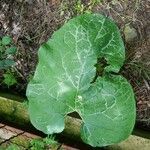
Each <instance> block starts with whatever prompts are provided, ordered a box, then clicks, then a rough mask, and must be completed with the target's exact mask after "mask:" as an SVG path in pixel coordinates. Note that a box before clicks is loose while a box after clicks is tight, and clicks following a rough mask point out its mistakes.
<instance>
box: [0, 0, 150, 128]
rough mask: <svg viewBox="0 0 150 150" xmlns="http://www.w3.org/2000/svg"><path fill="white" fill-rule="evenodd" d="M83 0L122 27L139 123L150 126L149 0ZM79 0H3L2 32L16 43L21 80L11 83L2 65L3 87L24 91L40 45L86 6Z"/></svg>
mask: <svg viewBox="0 0 150 150" xmlns="http://www.w3.org/2000/svg"><path fill="white" fill-rule="evenodd" d="M89 2H90V0H84V1H82V4H83V6H84V8H83V11H85V10H88V11H92V12H96V13H101V14H104V15H106V16H109V17H110V18H112V19H113V20H114V21H115V22H116V23H117V25H118V26H119V28H120V31H121V33H122V37H123V39H124V43H125V46H126V62H125V65H124V66H123V68H122V70H121V72H120V73H121V74H123V75H124V76H125V77H126V78H127V79H128V80H129V82H130V83H131V84H132V86H133V88H134V92H135V96H136V104H137V125H138V126H140V127H143V128H146V129H150V59H149V58H150V1H149V0H130V1H129V0H126V1H125V0H103V1H101V2H99V3H97V4H95V5H92V6H90V4H89ZM76 6H77V1H76V0H1V1H0V37H3V36H4V35H10V36H11V37H12V38H13V41H14V43H15V45H16V46H17V50H18V51H17V54H16V56H15V58H14V59H15V61H16V65H15V66H14V67H12V68H11V69H10V70H11V71H12V72H13V73H14V74H15V76H16V78H17V84H16V85H14V86H12V87H10V88H7V87H6V86H5V85H4V84H3V83H2V80H3V73H4V72H5V70H0V83H1V86H0V88H1V90H9V91H10V90H12V91H13V92H15V93H21V94H22V95H25V89H26V86H27V83H28V82H29V80H30V79H31V78H32V76H33V74H34V71H35V67H36V64H37V61H38V59H37V52H38V48H39V46H40V45H41V44H42V43H43V42H45V41H47V39H48V38H50V37H51V35H52V33H53V32H54V31H56V30H57V29H58V28H60V26H61V25H63V24H64V22H66V21H67V20H69V19H70V18H72V17H73V16H76V15H78V14H80V13H82V12H83V11H79V10H77V9H76Z"/></svg>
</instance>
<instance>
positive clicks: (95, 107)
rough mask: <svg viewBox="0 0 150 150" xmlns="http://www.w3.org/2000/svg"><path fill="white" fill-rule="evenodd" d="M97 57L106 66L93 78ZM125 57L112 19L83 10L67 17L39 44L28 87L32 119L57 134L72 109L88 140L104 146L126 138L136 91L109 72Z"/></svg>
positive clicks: (118, 65)
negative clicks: (69, 17)
mask: <svg viewBox="0 0 150 150" xmlns="http://www.w3.org/2000/svg"><path fill="white" fill-rule="evenodd" d="M98 58H99V59H100V58H105V60H106V61H107V64H108V65H107V66H106V67H105V68H104V70H103V71H104V72H103V75H102V77H98V78H97V79H96V81H95V82H94V83H93V82H92V81H93V79H94V77H95V73H96V68H95V67H94V65H95V64H96V63H97V59H98ZM124 58H125V50H124V45H123V42H122V39H121V36H120V33H119V30H118V28H117V26H116V25H115V24H114V23H113V22H112V21H111V20H110V19H108V18H106V17H104V16H102V15H99V14H84V15H81V16H78V17H76V18H74V19H72V20H70V21H69V22H68V23H66V24H65V25H64V26H63V27H61V28H60V29H59V30H58V31H57V32H55V33H54V34H53V36H52V38H51V39H50V40H49V41H48V42H47V43H45V44H43V45H42V46H41V47H40V49H39V63H38V65H37V68H36V71H35V75H34V78H33V79H32V80H31V82H30V83H29V85H28V88H27V96H28V99H29V114H30V119H31V122H32V124H33V125H34V126H35V127H36V128H37V129H39V130H41V131H43V132H44V133H46V134H53V133H59V132H62V131H63V129H64V118H65V116H66V115H67V114H68V113H71V112H74V111H76V112H78V113H79V115H80V116H81V118H82V120H83V127H82V129H81V137H82V139H83V140H84V141H85V142H86V143H88V144H90V145H92V146H104V145H109V144H113V143H116V142H119V141H122V140H123V139H125V138H127V137H128V136H129V135H130V133H131V131H132V129H133V126H134V122H135V102H134V94H133V91H132V88H131V86H130V84H129V83H128V82H127V81H126V80H125V79H124V78H123V77H121V76H118V75H111V72H116V73H117V72H118V71H119V70H120V68H121V66H122V65H123V62H124ZM99 65H100V66H103V65H101V64H99ZM97 66H98V65H97Z"/></svg>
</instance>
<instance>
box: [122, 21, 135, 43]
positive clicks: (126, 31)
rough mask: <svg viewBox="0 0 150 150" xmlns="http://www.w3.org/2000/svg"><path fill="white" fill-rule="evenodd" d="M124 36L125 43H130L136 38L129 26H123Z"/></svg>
mask: <svg viewBox="0 0 150 150" xmlns="http://www.w3.org/2000/svg"><path fill="white" fill-rule="evenodd" d="M124 35H125V41H126V42H131V41H133V40H134V39H135V38H137V36H138V34H137V31H136V29H135V28H133V27H132V26H130V25H129V24H127V25H125V28H124Z"/></svg>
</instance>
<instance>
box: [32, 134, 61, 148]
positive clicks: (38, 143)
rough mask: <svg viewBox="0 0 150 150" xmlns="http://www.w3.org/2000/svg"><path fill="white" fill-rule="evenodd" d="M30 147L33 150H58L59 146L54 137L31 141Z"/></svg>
mask: <svg viewBox="0 0 150 150" xmlns="http://www.w3.org/2000/svg"><path fill="white" fill-rule="evenodd" d="M29 147H30V149H31V150H49V149H52V150H56V149H57V148H58V147H59V144H58V142H57V141H56V140H55V138H54V137H53V136H50V137H46V138H44V139H33V140H31V142H30V145H29Z"/></svg>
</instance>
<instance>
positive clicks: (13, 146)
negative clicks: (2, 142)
mask: <svg viewBox="0 0 150 150" xmlns="http://www.w3.org/2000/svg"><path fill="white" fill-rule="evenodd" d="M6 150H20V148H19V146H17V145H16V144H11V145H9V146H8V147H7V148H6Z"/></svg>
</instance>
